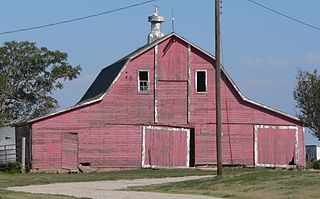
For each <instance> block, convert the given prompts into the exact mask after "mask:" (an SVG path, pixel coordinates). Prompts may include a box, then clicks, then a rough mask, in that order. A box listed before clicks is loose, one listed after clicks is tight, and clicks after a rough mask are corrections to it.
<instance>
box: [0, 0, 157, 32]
mask: <svg viewBox="0 0 320 199" xmlns="http://www.w3.org/2000/svg"><path fill="white" fill-rule="evenodd" d="M153 1H156V0H148V1H144V2H141V3H136V4H132V5H129V6H125V7H121V8H117V9H114V10H109V11H105V12H100V13H97V14H91V15H87V16H84V17H78V18H74V19H69V20H64V21H58V22H54V23H49V24H45V25H40V26H33V27H29V28H21V29H17V30H9V31H5V32H0V35H6V34H12V33H17V32H25V31H29V30H35V29H41V28H46V27H50V26H57V25H61V24H66V23H71V22H75V21H81V20H84V19H89V18H94V17H98V16H101V15H105V14H110V13H113V12H118V11H121V10H126V9H129V8H133V7H138V6H141V5H144V4H147V3H151V2H153Z"/></svg>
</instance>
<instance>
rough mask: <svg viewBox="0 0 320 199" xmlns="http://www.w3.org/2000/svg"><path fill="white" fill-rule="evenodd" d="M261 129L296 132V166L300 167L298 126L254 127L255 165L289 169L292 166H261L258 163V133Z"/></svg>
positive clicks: (263, 165)
mask: <svg viewBox="0 0 320 199" xmlns="http://www.w3.org/2000/svg"><path fill="white" fill-rule="evenodd" d="M259 129H279V130H287V129H291V130H294V133H295V150H296V151H295V152H296V153H295V164H296V165H299V139H298V127H296V126H269V125H254V164H255V166H258V167H289V166H290V165H287V164H285V165H280V164H259V163H258V158H259V154H258V133H259Z"/></svg>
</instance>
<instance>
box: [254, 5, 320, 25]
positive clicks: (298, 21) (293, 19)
mask: <svg viewBox="0 0 320 199" xmlns="http://www.w3.org/2000/svg"><path fill="white" fill-rule="evenodd" d="M248 1H249V2H251V3H253V4H255V5H257V6H260V7H262V8H264V9H266V10H269V11H271V12H273V13H276V14H278V15H280V16H283V17H285V18H288V19H290V20H292V21H295V22H297V23H300V24H302V25H305V26H308V27H309V28H313V29H316V30H318V31H320V28H319V27H317V26H314V25H311V24H309V23H307V22H304V21H302V20H299V19H296V18H294V17H290V16H289V15H286V14H283V13H281V12H279V11H276V10H274V9H272V8H269V7H267V6H265V5H262V4H261V3H258V2H256V1H253V0H248Z"/></svg>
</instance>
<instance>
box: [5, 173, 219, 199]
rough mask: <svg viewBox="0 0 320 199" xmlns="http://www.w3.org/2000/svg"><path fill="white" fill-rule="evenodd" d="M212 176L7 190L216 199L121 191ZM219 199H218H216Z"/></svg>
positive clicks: (109, 198)
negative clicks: (128, 188)
mask: <svg viewBox="0 0 320 199" xmlns="http://www.w3.org/2000/svg"><path fill="white" fill-rule="evenodd" d="M205 177H212V176H188V177H170V178H157V179H155V178H154V179H136V180H116V181H96V182H76V183H55V184H47V185H30V186H17V187H9V188H7V190H11V191H21V192H29V193H43V194H54V195H56V194H59V195H67V196H75V197H79V198H81V197H87V198H93V199H114V198H117V199H214V198H213V197H207V196H199V195H197V196H196V195H183V194H166V193H152V192H131V191H120V189H126V188H127V187H132V186H143V185H151V184H162V183H169V182H180V181H185V180H192V179H200V178H205ZM216 199H217V198H216Z"/></svg>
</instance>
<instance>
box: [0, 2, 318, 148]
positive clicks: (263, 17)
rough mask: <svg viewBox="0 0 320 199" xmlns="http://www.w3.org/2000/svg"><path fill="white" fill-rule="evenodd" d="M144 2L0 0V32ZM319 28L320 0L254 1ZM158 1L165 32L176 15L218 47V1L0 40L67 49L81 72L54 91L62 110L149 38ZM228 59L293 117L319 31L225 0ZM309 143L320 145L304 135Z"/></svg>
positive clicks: (256, 91)
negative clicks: (298, 77) (297, 87)
mask: <svg viewBox="0 0 320 199" xmlns="http://www.w3.org/2000/svg"><path fill="white" fill-rule="evenodd" d="M142 1H143V0H141V1H139V0H126V1H125V0H122V1H116V0H109V1H104V0H91V1H88V0H87V1H85V0H77V1H76V0H69V1H63V0H55V1H41V0H30V1H18V0H11V1H2V2H1V8H0V18H1V19H2V21H1V26H0V32H4V31H8V30H14V29H20V28H25V27H30V26H37V25H43V24H47V23H52V22H57V21H61V20H66V19H72V18H76V17H81V16H85V15H89V14H94V13H99V12H104V11H108V10H113V9H116V8H119V7H124V6H127V5H130V4H134V3H138V2H142ZM256 1H257V2H259V3H262V4H264V5H266V6H269V7H271V8H274V9H276V10H278V11H280V12H283V13H285V14H287V15H290V16H292V17H295V18H298V19H300V20H303V21H305V22H307V23H310V24H313V25H314V26H318V27H319V26H320V22H319V18H320V13H319V7H320V1H318V0H308V1H298V0H281V1H279V0H256ZM154 5H157V6H158V7H159V10H160V13H161V14H162V15H164V16H165V17H166V22H165V23H164V24H163V30H164V33H166V34H167V33H170V32H171V31H172V30H171V20H170V18H171V13H172V10H173V13H174V18H175V32H177V33H178V34H180V35H182V36H183V37H185V38H187V39H188V40H190V41H191V42H193V43H195V44H197V45H198V46H200V47H201V48H203V49H205V50H207V51H209V52H211V53H214V0H210V1H209V0H201V1H182V0H157V1H156V2H154V3H150V4H146V5H143V6H140V7H136V8H131V9H128V10H125V11H120V12H116V13H112V14H107V15H103V16H100V17H97V18H93V19H87V20H83V21H79V22H74V23H69V24H64V25H60V26H55V27H49V28H44V29H40V30H33V31H28V32H20V33H15V34H9V35H1V36H0V42H1V43H3V42H5V41H11V40H17V41H26V40H28V41H34V42H36V43H37V44H38V46H46V47H48V48H49V49H57V50H61V51H64V52H67V53H68V54H69V61H70V63H71V64H73V65H81V66H82V68H83V71H82V74H81V76H80V77H79V78H78V79H77V80H75V81H73V82H70V83H66V84H65V88H64V89H63V90H60V91H56V92H55V93H54V97H56V98H57V99H58V100H59V103H60V106H61V107H62V108H64V107H68V106H71V105H73V104H75V103H76V102H77V101H78V100H79V99H80V98H81V96H82V95H83V94H84V92H85V91H86V90H87V88H88V87H89V86H90V84H91V83H92V81H93V80H94V78H95V77H96V75H97V74H98V73H99V72H100V70H101V69H102V68H104V67H105V66H107V65H109V64H111V63H112V62H114V61H116V60H117V59H119V58H121V57H122V56H124V55H126V54H127V53H130V52H131V51H133V50H135V49H137V48H138V47H140V46H142V45H144V44H146V41H147V34H148V32H149V31H150V24H149V23H148V22H147V17H148V16H149V15H151V14H152V13H153V11H154ZM221 26H222V27H221V28H222V48H223V60H222V62H223V65H224V66H225V68H226V70H227V71H228V73H229V74H230V75H231V77H232V78H233V80H234V81H235V82H236V84H237V85H238V86H239V88H240V89H241V91H242V92H243V93H244V94H245V95H246V96H247V97H248V98H250V99H253V100H255V101H257V102H259V103H262V104H266V105H268V106H271V107H274V108H276V109H279V110H282V111H284V112H287V113H290V114H293V115H295V113H296V111H297V110H296V109H295V108H294V106H295V102H294V99H293V97H292V92H293V89H294V87H295V83H296V80H295V76H296V74H297V71H298V68H302V69H303V70H313V69H315V68H318V69H319V65H320V31H318V30H315V29H311V28H309V27H306V26H303V25H301V24H298V23H296V22H293V21H290V20H288V19H286V18H283V17H281V16H278V15H276V14H274V13H271V12H270V11H267V10H264V9H262V8H260V7H257V6H256V5H254V4H252V3H250V2H249V1H248V0H236V1H235V0H223V3H222V16H221ZM306 143H307V144H320V143H319V142H317V141H316V139H314V138H313V137H312V136H310V135H307V136H306Z"/></svg>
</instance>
